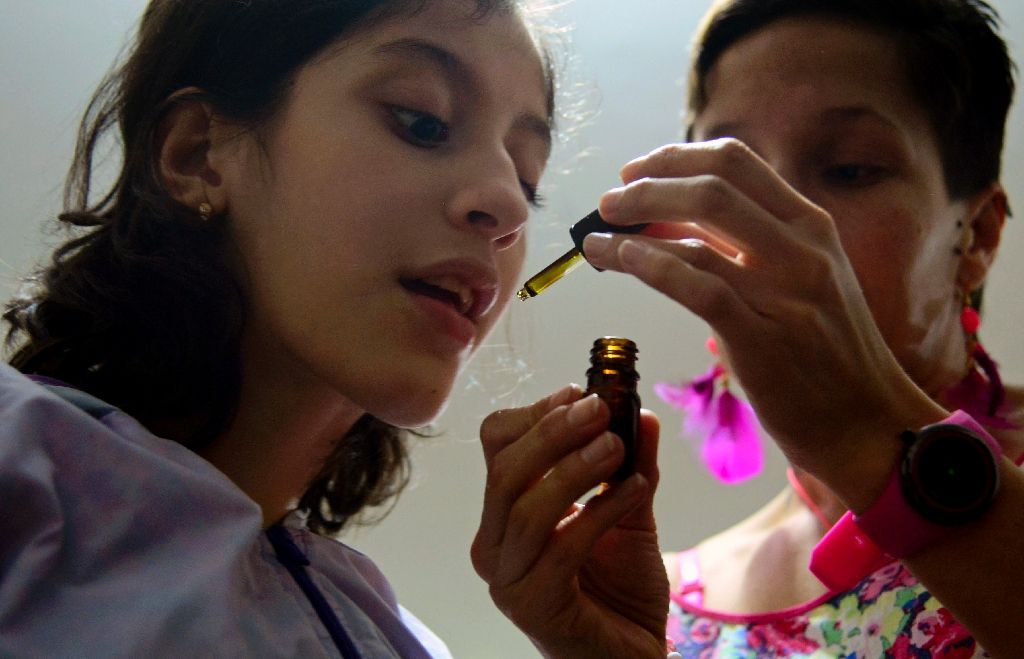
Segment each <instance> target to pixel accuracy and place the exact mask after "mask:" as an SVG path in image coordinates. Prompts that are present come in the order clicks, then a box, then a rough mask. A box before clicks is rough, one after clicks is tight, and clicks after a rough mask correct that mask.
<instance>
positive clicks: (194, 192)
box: [155, 88, 227, 215]
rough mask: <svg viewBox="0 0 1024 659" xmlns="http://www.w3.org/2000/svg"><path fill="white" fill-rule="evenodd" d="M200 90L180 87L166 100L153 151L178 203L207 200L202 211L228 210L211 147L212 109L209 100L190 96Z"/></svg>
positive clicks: (189, 204)
mask: <svg viewBox="0 0 1024 659" xmlns="http://www.w3.org/2000/svg"><path fill="white" fill-rule="evenodd" d="M197 91H199V90H198V89H195V88H188V89H183V90H181V91H179V92H177V93H175V94H174V96H172V97H171V99H170V100H169V103H170V104H171V108H170V109H169V110H167V112H166V113H165V114H164V117H163V119H161V121H160V124H159V126H158V127H157V133H156V144H155V147H156V152H157V160H158V166H159V167H158V171H159V174H160V178H161V182H162V183H163V185H164V187H165V188H166V190H167V192H168V193H169V194H170V195H171V197H173V198H174V199H175V200H177V201H178V202H180V203H181V204H183V205H185V206H187V207H189V208H192V209H196V210H197V212H198V211H199V208H200V206H201V205H202V204H209V206H207V207H206V208H205V209H204V210H205V213H204V214H205V215H209V214H215V215H219V214H222V213H225V212H226V211H227V208H226V205H227V199H226V196H225V191H224V190H223V186H222V178H221V175H220V173H219V172H218V171H217V170H216V168H215V167H214V164H213V162H212V160H211V158H210V157H209V156H210V148H211V144H212V140H213V135H214V132H215V131H214V130H213V129H214V121H215V120H214V117H213V110H212V108H211V107H210V105H209V104H208V103H205V102H203V101H201V100H199V99H196V98H190V97H189V96H190V95H191V94H193V93H195V92H197Z"/></svg>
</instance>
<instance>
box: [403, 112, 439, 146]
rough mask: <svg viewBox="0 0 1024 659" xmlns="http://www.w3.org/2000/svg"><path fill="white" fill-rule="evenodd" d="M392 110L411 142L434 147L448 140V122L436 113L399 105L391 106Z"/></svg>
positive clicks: (405, 137)
mask: <svg viewBox="0 0 1024 659" xmlns="http://www.w3.org/2000/svg"><path fill="white" fill-rule="evenodd" d="M390 110H391V114H392V115H394V117H395V119H396V120H397V121H398V124H399V126H400V128H401V130H402V131H403V133H404V135H403V137H404V139H406V140H408V141H409V142H411V143H413V144H416V145H418V146H425V147H433V146H438V145H441V144H444V143H445V142H447V141H448V124H446V123H445V122H443V121H441V120H440V119H438V118H437V117H435V116H434V115H432V114H428V113H426V112H419V111H417V110H410V109H409V108H403V107H398V106H391V108H390Z"/></svg>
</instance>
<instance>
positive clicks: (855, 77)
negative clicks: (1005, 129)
mask: <svg viewBox="0 0 1024 659" xmlns="http://www.w3.org/2000/svg"><path fill="white" fill-rule="evenodd" d="M706 90H707V98H708V103H707V106H706V107H705V108H704V109H703V111H701V112H700V113H699V115H698V116H697V117H696V121H695V123H694V126H693V128H694V138H695V139H697V140H706V139H711V138H716V137H725V136H730V137H736V138H738V139H740V140H742V141H743V142H745V143H746V144H747V145H748V146H750V147H751V148H753V149H754V150H755V151H756V152H758V153H759V154H760V155H761V157H763V158H764V159H765V160H767V161H768V163H770V164H771V165H772V166H773V167H774V168H775V169H776V170H777V171H778V172H779V173H780V174H781V175H782V176H783V177H784V178H785V179H786V180H787V181H788V182H789V183H790V184H791V185H793V186H794V187H795V188H796V189H797V190H799V191H800V192H801V193H802V194H804V195H805V196H807V197H808V198H809V199H811V200H812V201H814V202H815V203H817V204H818V205H820V206H822V207H823V208H824V209H826V210H827V211H828V212H829V213H830V214H831V215H832V217H833V218H834V220H835V224H836V227H837V229H838V233H839V237H840V239H841V241H842V245H843V248H844V250H845V251H846V253H847V255H848V256H849V259H850V261H851V262H852V264H853V268H854V270H855V271H856V274H857V278H858V280H859V281H860V284H861V287H862V288H863V290H864V294H865V296H866V298H867V301H868V304H869V305H870V307H871V310H872V312H873V315H874V318H875V320H876V322H877V323H878V325H879V327H880V329H881V331H882V334H883V336H885V338H886V341H887V342H888V344H889V346H890V347H891V348H892V350H893V351H894V353H895V354H896V357H897V359H899V360H900V362H901V363H902V365H903V366H904V368H906V369H907V370H908V371H909V372H910V374H911V376H912V377H914V378H915V379H916V380H917V382H918V383H919V384H921V385H922V386H923V387H924V388H925V389H926V390H928V391H931V392H932V393H936V392H937V391H938V390H940V389H942V388H943V387H945V386H948V385H949V384H951V379H954V381H955V378H957V377H959V376H962V374H963V369H964V364H965V355H964V339H963V334H962V332H961V330H960V328H959V324H958V322H959V321H958V318H959V312H960V305H961V302H960V298H959V297H958V293H959V292H958V290H957V269H958V260H957V258H956V255H955V248H956V247H957V245H958V244H960V241H961V237H962V234H963V232H964V229H963V228H961V227H959V226H958V222H961V221H963V220H965V216H966V214H967V205H966V203H964V202H959V201H952V200H950V198H949V195H948V194H947V192H946V187H945V183H944V179H943V169H942V164H941V160H940V155H939V150H938V145H937V142H936V138H935V135H934V133H933V130H932V128H931V125H930V123H929V121H928V118H927V116H926V115H925V112H924V111H923V110H922V108H921V107H919V106H918V104H917V103H916V102H915V101H914V99H913V98H912V96H911V93H910V92H909V91H908V79H907V74H906V72H905V70H904V67H903V64H902V61H901V56H900V53H899V52H898V50H897V49H896V47H895V45H894V43H893V42H892V41H891V40H890V39H889V38H887V37H886V36H884V35H882V34H880V33H878V32H874V31H871V30H869V29H866V28H861V27H858V26H855V25H851V24H850V23H845V22H840V21H837V20H828V19H820V18H791V19H784V20H779V21H777V22H775V23H772V24H770V25H768V26H767V27H765V28H763V29H761V30H759V31H757V32H755V33H754V34H752V35H750V36H748V37H746V38H744V39H742V40H740V41H739V42H737V43H736V44H735V45H733V46H732V47H730V48H729V49H727V50H726V51H725V52H724V53H723V54H722V56H721V57H720V59H719V60H718V61H717V62H716V64H715V65H714V67H713V68H712V70H711V72H710V75H709V76H708V78H707V85H706Z"/></svg>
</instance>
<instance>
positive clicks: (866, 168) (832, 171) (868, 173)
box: [825, 163, 885, 187]
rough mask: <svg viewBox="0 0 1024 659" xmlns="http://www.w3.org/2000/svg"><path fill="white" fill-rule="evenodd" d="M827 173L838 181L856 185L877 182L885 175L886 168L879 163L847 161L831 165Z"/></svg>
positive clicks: (833, 179)
mask: <svg viewBox="0 0 1024 659" xmlns="http://www.w3.org/2000/svg"><path fill="white" fill-rule="evenodd" d="M825 175H826V176H827V177H828V178H829V179H830V180H832V181H834V182H836V183H839V184H842V185H847V186H854V187H855V186H862V185H871V184H872V183H875V182H877V181H878V180H880V179H881V178H882V177H883V176H884V175H885V168H883V167H879V166H877V165H862V164H856V163H847V164H842V165H834V166H832V167H829V168H828V169H827V170H826V172H825Z"/></svg>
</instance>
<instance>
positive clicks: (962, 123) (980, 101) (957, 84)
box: [688, 0, 1014, 199]
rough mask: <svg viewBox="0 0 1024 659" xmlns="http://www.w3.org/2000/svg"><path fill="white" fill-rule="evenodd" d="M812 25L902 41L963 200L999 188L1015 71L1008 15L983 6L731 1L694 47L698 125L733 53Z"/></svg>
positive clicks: (714, 14) (975, 2)
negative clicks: (823, 21) (807, 21)
mask: <svg viewBox="0 0 1024 659" xmlns="http://www.w3.org/2000/svg"><path fill="white" fill-rule="evenodd" d="M808 15H812V16H825V17H837V18H842V19H847V20H853V21H857V22H859V23H862V24H864V25H865V26H867V27H869V28H874V29H878V30H881V31H883V32H884V33H886V34H891V35H892V36H893V38H894V39H895V40H896V43H897V44H898V45H899V46H900V48H902V52H903V58H904V61H905V62H906V67H907V73H908V80H909V82H910V86H911V88H910V90H911V92H912V93H913V95H914V97H915V98H916V100H917V101H918V103H920V105H921V107H922V108H923V109H924V110H925V111H926V112H927V114H928V117H929V119H930V120H931V123H932V126H933V128H934V130H935V134H936V137H937V140H938V145H939V149H940V152H941V156H942V164H943V171H944V174H945V182H946V188H947V191H948V192H949V194H950V196H951V197H952V198H953V199H964V198H967V197H970V196H971V195H973V194H975V193H977V192H980V191H981V190H983V189H984V188H985V187H986V186H987V185H989V184H990V183H992V182H994V181H998V180H999V169H1000V160H1001V155H1002V149H1003V137H1004V132H1005V125H1006V116H1007V112H1008V111H1009V107H1010V103H1011V101H1012V99H1013V92H1014V65H1013V62H1012V61H1011V60H1010V57H1009V54H1008V53H1007V48H1006V44H1005V43H1004V42H1003V40H1002V39H1001V38H1000V36H999V35H998V24H999V17H998V14H997V13H996V11H995V10H994V9H993V8H992V7H990V6H989V5H988V4H987V3H985V2H983V1H982V0H722V1H720V2H718V3H716V4H715V5H714V6H713V7H712V9H711V10H710V12H709V13H708V14H707V16H706V17H705V19H704V23H703V26H702V28H701V30H700V31H699V32H698V34H697V38H696V41H695V42H694V47H693V57H692V62H691V68H690V81H689V103H688V105H689V109H690V119H689V124H690V125H691V126H692V123H693V120H694V118H695V116H696V114H698V113H700V112H701V110H702V109H703V108H704V106H705V104H706V103H707V96H706V90H705V83H706V78H707V75H708V73H709V72H710V70H711V68H712V67H713V66H714V64H715V62H716V61H717V60H718V58H719V56H721V54H722V53H723V52H724V51H725V50H727V49H728V48H729V47H730V46H732V45H733V44H735V43H736V42H737V41H739V40H740V39H742V38H743V37H744V36H746V35H748V34H751V33H752V32H755V31H756V30H758V29H760V28H762V27H764V26H765V25H767V24H769V23H771V22H773V21H776V20H779V19H782V18H787V17H793V16H808Z"/></svg>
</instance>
